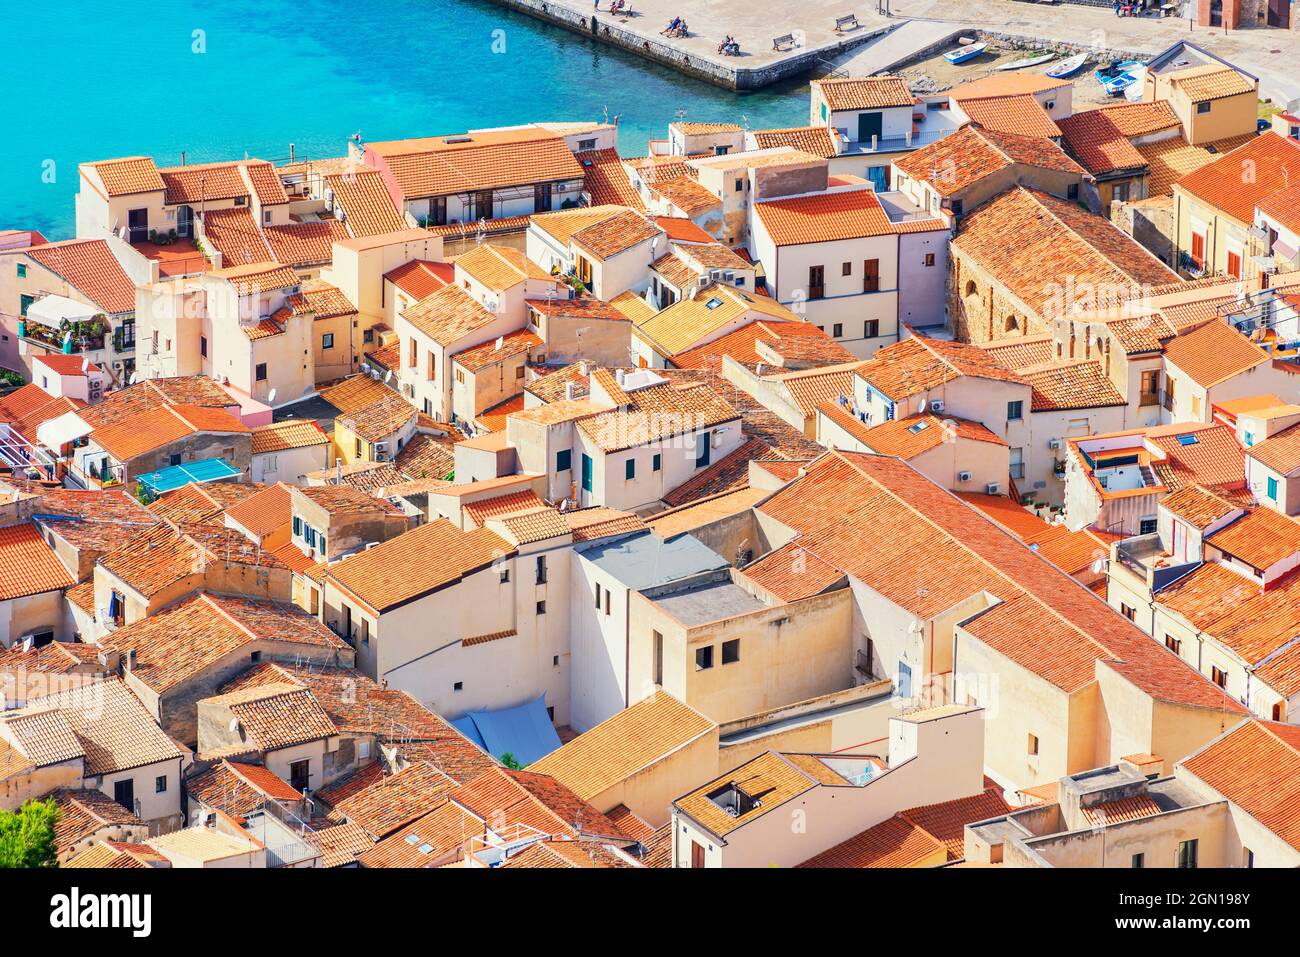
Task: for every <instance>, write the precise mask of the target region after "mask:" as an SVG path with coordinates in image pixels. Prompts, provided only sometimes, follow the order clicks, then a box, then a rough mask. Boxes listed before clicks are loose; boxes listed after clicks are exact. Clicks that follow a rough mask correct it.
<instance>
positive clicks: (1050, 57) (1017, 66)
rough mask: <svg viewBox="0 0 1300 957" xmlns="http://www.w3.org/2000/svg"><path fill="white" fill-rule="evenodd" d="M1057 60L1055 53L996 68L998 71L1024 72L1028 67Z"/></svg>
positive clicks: (1012, 62) (1014, 61)
mask: <svg viewBox="0 0 1300 957" xmlns="http://www.w3.org/2000/svg"><path fill="white" fill-rule="evenodd" d="M1055 59H1056V54H1055V53H1044V54H1043V55H1042V56H1031V57H1029V58H1028V59H1026V60H1012V61H1011V62H1010V63H1003V64H1002V65H1001V66H999V67H996V68H995V69H997V70H1023V69H1025V68H1026V67H1031V66H1038V65H1039V64H1040V63H1048V62H1050V61H1052V60H1055Z"/></svg>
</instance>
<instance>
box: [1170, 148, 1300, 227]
mask: <svg viewBox="0 0 1300 957" xmlns="http://www.w3.org/2000/svg"><path fill="white" fill-rule="evenodd" d="M1242 163H1249V164H1251V169H1252V170H1253V172H1254V175H1253V176H1252V177H1251V178H1250V180H1249V181H1248V182H1244V181H1243V179H1242V175H1241V170H1242ZM1297 164H1300V143H1297V142H1296V141H1295V140H1293V139H1290V138H1288V137H1285V136H1279V135H1278V134H1277V133H1275V132H1272V131H1270V132H1267V133H1264V134H1262V135H1261V136H1257V137H1255V138H1254V139H1252V140H1250V141H1249V142H1248V143H1246V144H1245V145H1244V146H1241V147H1238V148H1237V149H1234V150H1232V151H1231V152H1230V153H1227V154H1226V155H1224V156H1222V157H1220V158H1219V159H1217V160H1215V161H1214V162H1213V163H1210V164H1208V165H1206V166H1202V167H1201V168H1200V169H1198V170H1196V171H1195V172H1193V173H1189V174H1188V175H1187V176H1184V177H1183V178H1182V179H1180V180H1179V181H1178V182H1177V184H1175V188H1176V189H1177V190H1181V191H1183V192H1184V193H1187V194H1188V195H1190V196H1193V197H1195V198H1196V199H1199V200H1201V201H1202V202H1205V203H1208V204H1209V205H1210V206H1212V207H1214V208H1216V209H1220V210H1222V211H1223V212H1224V213H1226V214H1227V215H1228V216H1231V217H1232V218H1233V219H1235V220H1237V221H1238V222H1241V223H1246V224H1250V223H1253V222H1254V221H1255V206H1256V205H1258V204H1259V203H1260V202H1261V201H1263V200H1266V199H1267V198H1268V197H1269V196H1271V195H1273V194H1274V193H1276V192H1278V191H1279V190H1282V189H1284V188H1285V187H1287V186H1288V185H1290V183H1289V176H1290V175H1291V173H1290V171H1292V170H1294V169H1296V167H1297Z"/></svg>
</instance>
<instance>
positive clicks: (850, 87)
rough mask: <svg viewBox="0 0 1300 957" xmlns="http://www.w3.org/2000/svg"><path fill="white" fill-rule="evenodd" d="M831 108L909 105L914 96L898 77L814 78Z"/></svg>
mask: <svg viewBox="0 0 1300 957" xmlns="http://www.w3.org/2000/svg"><path fill="white" fill-rule="evenodd" d="M813 86H814V87H816V88H817V89H819V90H821V94H822V96H823V98H825V100H826V105H827V106H829V107H830V108H831V109H832V110H874V109H888V108H889V107H891V106H911V105H912V104H913V103H915V102H916V97H914V96H913V95H912V91H911V90H909V89H908V88H907V81H906V80H904V79H903V78H902V77H898V76H864V77H856V78H849V79H841V80H814V81H813Z"/></svg>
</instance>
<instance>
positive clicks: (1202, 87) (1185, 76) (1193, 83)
mask: <svg viewBox="0 0 1300 957" xmlns="http://www.w3.org/2000/svg"><path fill="white" fill-rule="evenodd" d="M1169 82H1170V84H1171V85H1172V86H1174V87H1175V88H1177V89H1179V90H1181V91H1182V92H1183V93H1185V94H1187V98H1188V99H1189V100H1191V101H1192V102H1193V103H1200V102H1204V101H1205V100H1218V99H1222V98H1223V97H1226V96H1239V95H1240V94H1242V93H1254V92H1255V89H1256V87H1257V85H1258V84H1257V83H1252V82H1251V81H1250V80H1247V79H1246V78H1245V77H1244V76H1242V75H1241V74H1240V73H1239V72H1237V71H1236V70H1234V69H1233V68H1232V67H1230V66H1216V65H1215V64H1213V63H1207V64H1205V65H1204V66H1194V67H1188V68H1187V69H1186V70H1178V71H1177V72H1174V73H1171V74H1169Z"/></svg>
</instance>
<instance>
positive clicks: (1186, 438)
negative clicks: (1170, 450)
mask: <svg viewBox="0 0 1300 957" xmlns="http://www.w3.org/2000/svg"><path fill="white" fill-rule="evenodd" d="M1198 441H1199V439H1197V438H1196V436H1195V435H1180V436H1178V444H1179V445H1195V444H1196V443H1197V442H1198Z"/></svg>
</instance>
